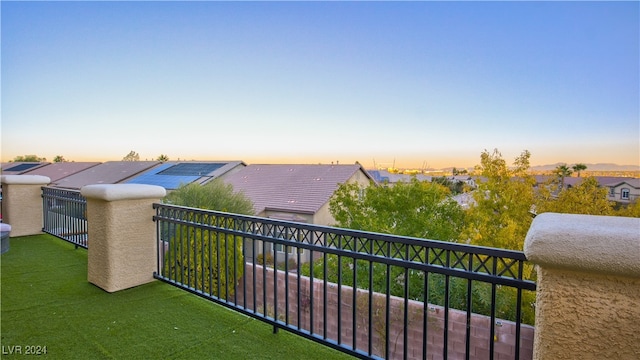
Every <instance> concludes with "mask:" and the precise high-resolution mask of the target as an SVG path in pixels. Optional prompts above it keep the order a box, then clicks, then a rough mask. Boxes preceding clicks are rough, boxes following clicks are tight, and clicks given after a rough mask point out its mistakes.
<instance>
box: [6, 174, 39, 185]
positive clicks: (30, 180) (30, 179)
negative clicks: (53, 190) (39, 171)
mask: <svg viewBox="0 0 640 360" xmlns="http://www.w3.org/2000/svg"><path fill="white" fill-rule="evenodd" d="M0 181H1V182H2V183H3V184H7V185H48V184H49V183H51V179H50V178H49V177H48V176H42V175H2V176H1V177H0Z"/></svg>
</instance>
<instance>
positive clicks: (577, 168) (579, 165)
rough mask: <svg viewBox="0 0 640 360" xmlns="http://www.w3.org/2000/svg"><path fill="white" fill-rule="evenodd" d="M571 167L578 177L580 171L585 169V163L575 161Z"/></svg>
mask: <svg viewBox="0 0 640 360" xmlns="http://www.w3.org/2000/svg"><path fill="white" fill-rule="evenodd" d="M571 169H573V171H574V172H576V173H577V174H578V177H580V172H581V171H584V170H587V165H585V164H582V163H577V164H575V165H573V166H572V167H571Z"/></svg>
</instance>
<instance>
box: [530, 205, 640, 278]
mask: <svg viewBox="0 0 640 360" xmlns="http://www.w3.org/2000/svg"><path fill="white" fill-rule="evenodd" d="M524 252H525V254H526V255H527V259H529V261H532V262H533V263H535V264H537V265H543V266H547V267H552V268H563V269H573V270H582V271H589V272H595V273H598V274H603V273H606V274H625V275H627V276H636V277H640V219H639V218H628V217H617V216H593V215H575V214H556V213H544V214H540V215H538V216H537V217H536V218H535V219H534V221H533V223H532V224H531V228H530V229H529V232H528V234H527V237H526V239H525V243H524Z"/></svg>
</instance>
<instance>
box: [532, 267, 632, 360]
mask: <svg viewBox="0 0 640 360" xmlns="http://www.w3.org/2000/svg"><path fill="white" fill-rule="evenodd" d="M638 299H640V279H639V278H631V277H617V276H612V275H597V274H593V273H584V272H575V271H571V270H564V269H544V268H539V269H538V289H537V300H536V333H535V340H534V359H558V360H560V359H629V360H631V359H640V340H639V339H640V338H639V336H640V335H639V334H640V306H638V304H639V302H638Z"/></svg>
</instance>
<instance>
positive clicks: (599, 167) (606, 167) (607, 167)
mask: <svg viewBox="0 0 640 360" xmlns="http://www.w3.org/2000/svg"><path fill="white" fill-rule="evenodd" d="M564 164H565V163H555V164H550V165H538V166H532V167H531V170H533V171H548V170H554V169H556V168H557V167H558V166H559V165H564ZM566 165H567V166H569V167H571V166H573V164H566ZM585 165H587V170H586V171H640V165H618V164H602V163H599V164H585Z"/></svg>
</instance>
